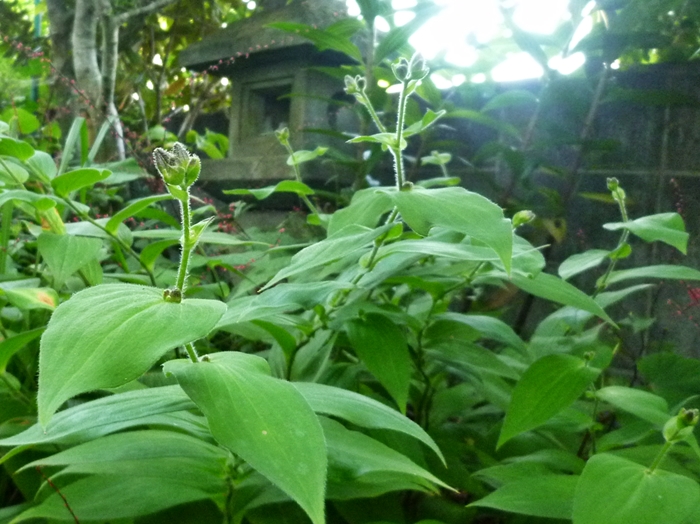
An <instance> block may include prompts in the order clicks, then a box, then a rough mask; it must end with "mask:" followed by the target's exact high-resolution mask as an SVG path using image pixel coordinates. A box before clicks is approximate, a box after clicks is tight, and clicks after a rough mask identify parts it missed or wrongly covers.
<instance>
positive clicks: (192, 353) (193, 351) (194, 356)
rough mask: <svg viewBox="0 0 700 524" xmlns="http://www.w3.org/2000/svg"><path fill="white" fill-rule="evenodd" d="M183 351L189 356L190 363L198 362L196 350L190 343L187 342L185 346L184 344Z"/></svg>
mask: <svg viewBox="0 0 700 524" xmlns="http://www.w3.org/2000/svg"><path fill="white" fill-rule="evenodd" d="M185 351H187V355H189V357H190V360H191V361H192V362H194V363H197V362H199V358H198V357H197V350H196V349H195V348H194V344H192V342H188V343H187V344H185Z"/></svg>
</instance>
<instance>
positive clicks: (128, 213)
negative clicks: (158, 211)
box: [105, 194, 173, 233]
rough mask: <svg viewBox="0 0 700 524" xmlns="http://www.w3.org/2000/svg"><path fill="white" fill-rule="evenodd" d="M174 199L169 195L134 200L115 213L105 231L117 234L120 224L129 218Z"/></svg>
mask: <svg viewBox="0 0 700 524" xmlns="http://www.w3.org/2000/svg"><path fill="white" fill-rule="evenodd" d="M172 199H173V197H172V196H171V195H170V194H167V195H154V196H149V197H145V198H139V199H138V200H134V201H132V202H129V204H128V205H127V206H125V207H124V208H123V209H121V210H120V211H118V212H117V213H115V214H114V215H113V216H112V218H110V219H109V221H108V222H107V224H106V225H105V229H106V230H107V231H109V232H110V233H116V232H117V229H118V228H119V224H121V223H122V222H124V220H126V219H127V218H129V217H132V216H134V215H135V214H137V213H138V212H139V211H142V210H143V209H146V208H147V207H148V206H150V205H151V204H155V203H156V202H162V201H164V200H172Z"/></svg>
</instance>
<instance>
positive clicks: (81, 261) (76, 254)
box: [37, 233, 102, 290]
mask: <svg viewBox="0 0 700 524" xmlns="http://www.w3.org/2000/svg"><path fill="white" fill-rule="evenodd" d="M37 245H38V248H39V253H41V256H42V257H43V258H44V261H45V262H46V264H47V265H48V266H49V269H50V270H51V274H52V276H53V280H54V287H55V288H56V289H59V290H60V288H61V287H62V286H63V283H64V282H65V281H66V279H67V278H68V277H69V276H71V275H72V274H73V273H75V272H76V271H78V270H79V269H80V268H82V267H83V266H84V265H86V264H87V263H88V262H90V261H91V260H93V259H94V258H96V257H97V254H98V253H99V251H100V249H102V240H100V239H99V238H90V237H78V236H73V235H54V234H52V233H42V234H41V235H39V238H38V239H37Z"/></svg>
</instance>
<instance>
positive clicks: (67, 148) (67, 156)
mask: <svg viewBox="0 0 700 524" xmlns="http://www.w3.org/2000/svg"><path fill="white" fill-rule="evenodd" d="M85 132H87V124H86V122H85V119H84V118H83V117H81V116H79V117H76V118H75V119H74V120H73V123H72V124H71V126H70V130H69V131H68V136H67V137H66V142H65V144H64V145H63V154H62V155H61V164H60V165H59V166H58V174H59V175H61V174H63V173H65V172H66V169H67V168H68V164H69V163H70V161H71V160H72V159H73V154H74V153H75V149H76V147H77V148H80V147H81V143H82V140H81V135H83V134H84V133H85ZM85 154H86V155H87V151H86V152H85ZM80 165H81V166H82V165H83V163H82V162H81V163H80Z"/></svg>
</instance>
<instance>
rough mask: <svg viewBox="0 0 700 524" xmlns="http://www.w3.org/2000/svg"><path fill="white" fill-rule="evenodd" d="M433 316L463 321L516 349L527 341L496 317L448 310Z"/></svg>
mask: <svg viewBox="0 0 700 524" xmlns="http://www.w3.org/2000/svg"><path fill="white" fill-rule="evenodd" d="M433 318H434V319H435V320H439V319H445V320H452V321H453V322H461V323H463V324H466V325H468V326H471V327H473V328H474V329H476V330H477V331H479V332H480V333H481V335H482V336H483V337H484V338H489V339H491V340H496V341H498V342H501V343H503V344H506V345H507V346H510V347H513V348H516V349H525V343H524V342H523V341H522V339H521V338H520V337H519V336H518V335H517V334H516V333H515V331H513V328H511V327H510V326H509V325H508V324H506V323H505V322H503V321H502V320H500V319H498V318H496V317H489V316H485V315H464V314H462V313H452V312H448V313H442V314H439V315H435V316H434V317H433Z"/></svg>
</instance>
